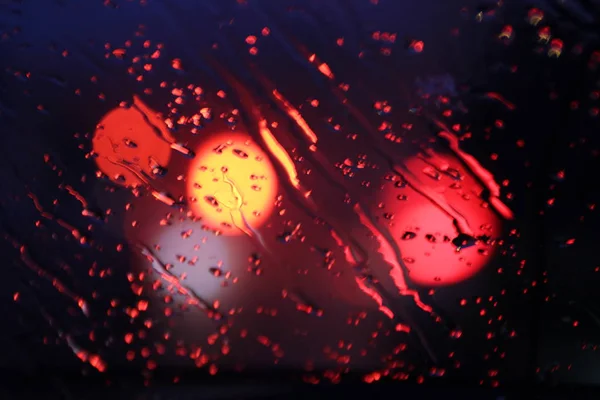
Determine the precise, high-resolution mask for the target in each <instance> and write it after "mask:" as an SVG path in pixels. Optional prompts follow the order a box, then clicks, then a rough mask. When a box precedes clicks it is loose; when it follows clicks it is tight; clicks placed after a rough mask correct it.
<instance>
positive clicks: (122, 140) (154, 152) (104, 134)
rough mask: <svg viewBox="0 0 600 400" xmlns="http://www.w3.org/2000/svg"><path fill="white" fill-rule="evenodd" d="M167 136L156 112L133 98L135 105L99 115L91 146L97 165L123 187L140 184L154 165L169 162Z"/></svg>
mask: <svg viewBox="0 0 600 400" xmlns="http://www.w3.org/2000/svg"><path fill="white" fill-rule="evenodd" d="M157 131H158V132H160V134H158V133H157ZM169 139H172V138H171V136H170V134H169V132H168V130H167V129H166V127H165V126H164V124H163V123H162V121H160V119H159V118H157V117H156V112H155V111H153V110H151V109H150V108H149V107H148V106H146V105H145V104H144V103H143V102H142V101H141V100H140V99H138V98H137V97H134V106H132V107H130V108H121V107H117V108H115V109H113V110H111V111H110V112H109V113H107V114H106V115H105V116H104V117H103V118H102V120H101V121H100V123H98V125H97V127H96V131H95V132H94V137H93V139H92V146H93V150H94V153H95V154H96V156H97V158H96V164H97V165H98V168H99V169H100V171H102V173H104V174H105V175H107V176H108V178H109V179H111V180H112V181H114V182H115V183H118V184H120V185H123V186H143V185H145V184H147V183H148V182H149V178H151V177H153V169H154V168H156V166H160V167H163V168H166V167H167V166H168V165H169V159H170V157H171V148H170V143H169Z"/></svg>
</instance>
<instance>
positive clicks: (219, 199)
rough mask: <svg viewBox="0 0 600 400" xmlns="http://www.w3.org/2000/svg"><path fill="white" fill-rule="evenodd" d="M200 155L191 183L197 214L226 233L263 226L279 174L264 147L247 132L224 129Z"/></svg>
mask: <svg viewBox="0 0 600 400" xmlns="http://www.w3.org/2000/svg"><path fill="white" fill-rule="evenodd" d="M196 154H197V156H196V158H195V159H194V161H193V162H192V164H191V166H190V170H189V173H188V182H187V188H188V197H189V198H190V200H191V201H190V206H191V209H192V211H193V213H194V214H195V215H197V216H198V217H201V218H202V222H203V223H205V224H208V225H210V226H211V227H213V228H216V229H219V230H220V231H221V233H222V234H225V235H240V234H243V233H245V230H246V229H248V225H249V226H250V227H251V228H256V227H258V226H260V225H262V224H263V223H264V222H265V220H266V219H267V217H268V216H269V215H270V214H271V211H272V209H273V206H274V203H275V197H276V195H277V176H276V174H275V170H274V168H273V166H272V164H271V163H270V161H269V159H268V158H267V155H266V154H265V153H264V152H263V151H262V150H261V149H260V147H258V145H257V144H255V143H254V142H252V140H251V139H250V137H249V136H247V135H244V134H239V133H224V134H220V135H217V136H215V137H213V138H211V139H210V140H208V141H206V142H205V143H204V144H203V145H202V146H200V147H199V148H198V149H197V153H196Z"/></svg>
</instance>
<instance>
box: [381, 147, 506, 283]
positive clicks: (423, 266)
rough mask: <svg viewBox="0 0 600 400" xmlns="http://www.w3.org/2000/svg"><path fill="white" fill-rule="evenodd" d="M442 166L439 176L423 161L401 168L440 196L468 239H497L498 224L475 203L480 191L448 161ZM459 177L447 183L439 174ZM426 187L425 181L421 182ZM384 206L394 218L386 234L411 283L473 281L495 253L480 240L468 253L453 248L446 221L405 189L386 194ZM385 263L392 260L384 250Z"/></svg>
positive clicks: (489, 210)
mask: <svg viewBox="0 0 600 400" xmlns="http://www.w3.org/2000/svg"><path fill="white" fill-rule="evenodd" d="M444 161H445V162H447V164H448V165H445V166H443V168H441V169H442V173H436V174H433V173H432V172H431V171H432V170H433V168H432V166H431V165H430V164H429V163H428V162H426V160H424V159H422V158H419V157H415V158H412V159H410V160H409V161H408V162H407V166H408V168H409V169H410V170H411V171H416V172H418V171H423V174H424V175H425V174H427V175H425V176H424V179H428V180H429V182H428V185H430V186H431V187H433V188H434V190H435V191H436V192H437V193H440V194H441V195H442V196H443V197H444V198H445V199H446V201H447V202H448V204H449V205H450V206H451V207H452V208H453V209H454V210H456V211H457V212H458V213H459V214H460V215H462V216H463V217H464V219H465V220H466V222H467V223H468V225H469V227H470V229H471V231H472V232H473V236H474V237H476V238H477V237H479V238H481V237H484V236H485V237H491V238H494V237H497V236H499V235H500V234H501V227H502V224H501V219H500V217H499V216H498V215H497V214H495V213H494V211H493V208H492V207H488V206H487V205H486V203H485V202H484V201H483V200H482V199H481V198H480V197H478V195H479V194H480V193H481V192H482V187H481V185H480V184H479V183H478V182H477V181H476V179H475V177H474V176H473V175H471V174H468V173H466V171H465V170H464V168H460V167H459V166H460V163H459V162H458V160H456V159H455V158H453V157H444ZM444 169H445V170H446V171H451V170H452V171H459V172H460V176H461V177H462V178H460V180H459V179H456V178H452V177H451V175H450V174H447V173H443V172H444V171H443V170H444ZM426 182H427V181H426ZM385 193H386V194H385V195H384V206H385V210H386V212H387V213H392V212H393V215H394V218H393V220H392V221H391V222H390V223H389V229H390V231H391V233H392V235H393V237H394V239H395V240H396V241H397V243H398V246H399V248H400V251H401V253H402V260H403V263H404V265H405V266H406V268H407V269H408V271H409V273H408V278H409V280H410V281H411V282H413V283H415V284H417V285H423V286H443V285H452V284H456V283H458V282H461V281H463V280H465V279H468V278H470V277H472V276H474V275H475V274H476V273H477V272H479V271H480V270H481V269H482V268H483V267H484V266H485V265H486V264H487V263H488V261H489V260H490V258H491V257H492V256H493V254H494V251H495V248H494V247H493V246H492V245H490V244H489V243H484V242H485V240H477V241H476V244H475V245H473V246H470V247H463V248H457V246H456V245H455V244H453V243H452V239H454V238H455V237H456V236H457V230H456V227H455V226H454V224H453V220H452V218H450V216H449V215H448V214H447V213H446V212H444V211H443V210H442V209H440V208H439V207H437V206H436V205H435V204H434V203H432V202H430V201H429V200H428V199H426V198H425V197H423V196H421V195H420V194H418V193H417V192H416V191H414V190H413V189H411V188H410V187H405V188H402V189H397V188H392V187H390V188H387V189H386V190H385ZM381 250H382V252H383V253H384V256H386V258H388V257H389V258H393V257H394V255H393V254H386V253H390V252H391V250H389V249H381Z"/></svg>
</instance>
